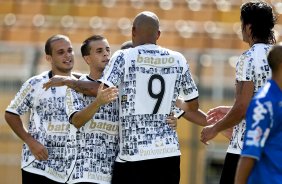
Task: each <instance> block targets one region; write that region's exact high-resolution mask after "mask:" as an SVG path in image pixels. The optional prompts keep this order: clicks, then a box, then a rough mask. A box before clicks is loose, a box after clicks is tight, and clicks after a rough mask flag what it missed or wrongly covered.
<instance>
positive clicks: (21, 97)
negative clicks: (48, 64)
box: [6, 72, 70, 182]
mask: <svg viewBox="0 0 282 184" xmlns="http://www.w3.org/2000/svg"><path fill="white" fill-rule="evenodd" d="M51 77H52V73H51V72H43V73H42V74H40V75H37V76H34V77H32V78H30V79H29V80H27V81H26V82H25V83H24V84H23V85H22V87H21V89H20V91H19V92H18V93H17V94H16V96H15V98H14V99H13V100H12V101H11V103H10V105H9V106H8V108H7V109H6V111H7V112H10V113H14V114H17V115H23V114H26V113H27V112H29V111H30V119H29V122H28V124H27V129H28V132H29V133H30V134H31V136H32V137H34V138H35V139H36V140H37V141H39V142H40V143H41V144H43V145H44V146H45V147H46V148H47V150H48V160H46V161H39V160H36V159H35V157H34V156H33V155H32V153H31V151H30V150H29V148H28V146H27V145H26V144H24V145H23V150H22V160H21V168H22V169H23V170H25V171H27V172H31V173H35V174H38V175H43V176H46V177H48V178H50V179H52V180H54V181H57V182H65V179H66V177H65V176H66V175H65V173H66V166H65V159H64V158H65V154H66V153H65V144H66V140H67V134H68V130H69V127H70V126H69V122H68V116H67V114H66V111H65V95H66V87H65V86H63V87H52V88H50V89H48V90H47V91H45V90H44V89H43V84H44V83H46V82H48V80H49V79H50V78H51Z"/></svg>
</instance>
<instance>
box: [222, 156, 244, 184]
mask: <svg viewBox="0 0 282 184" xmlns="http://www.w3.org/2000/svg"><path fill="white" fill-rule="evenodd" d="M239 158H240V155H239V154H232V153H227V154H226V156H225V160H224V165H223V169H222V172H221V177H220V184H226V183H228V184H232V183H234V180H235V174H236V169H237V164H238V161H239Z"/></svg>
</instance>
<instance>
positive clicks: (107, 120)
mask: <svg viewBox="0 0 282 184" xmlns="http://www.w3.org/2000/svg"><path fill="white" fill-rule="evenodd" d="M80 80H83V81H93V80H92V79H91V78H90V77H88V76H87V75H83V76H82V77H81V78H80ZM94 100H95V97H91V96H86V95H83V94H82V93H78V92H76V91H75V90H73V89H70V88H68V89H67V95H66V104H67V106H66V107H67V110H66V111H67V114H68V116H69V118H71V116H72V115H73V114H74V113H75V112H77V111H80V110H82V109H84V108H85V107H86V106H88V105H89V104H90V103H92V102H93V101H94ZM118 110H119V109H118V100H116V101H113V102H111V103H109V104H107V105H104V106H101V107H100V109H99V110H98V111H97V112H96V113H95V115H94V116H93V118H92V119H91V120H90V121H88V122H87V123H86V124H85V125H84V126H82V127H81V128H79V129H76V128H75V127H74V126H73V125H71V126H70V133H69V139H68V145H67V146H68V148H70V149H68V150H70V151H69V152H68V153H67V163H68V164H67V165H68V169H67V175H68V178H69V180H68V182H67V183H80V182H91V183H92V182H93V183H99V184H110V183H111V176H112V169H113V164H114V161H115V159H116V156H117V152H118V122H119V116H118V114H119V113H118Z"/></svg>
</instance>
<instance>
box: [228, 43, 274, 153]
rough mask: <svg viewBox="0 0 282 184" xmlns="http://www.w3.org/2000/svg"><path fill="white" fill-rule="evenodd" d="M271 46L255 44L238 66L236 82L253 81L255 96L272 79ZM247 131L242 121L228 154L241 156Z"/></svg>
mask: <svg viewBox="0 0 282 184" xmlns="http://www.w3.org/2000/svg"><path fill="white" fill-rule="evenodd" d="M270 48H271V45H267V44H254V45H253V46H252V47H251V48H250V49H249V50H247V51H246V52H244V53H243V54H242V55H241V56H240V57H239V60H238V62H237V65H236V82H239V81H252V82H253V83H254V94H255V93H256V92H257V91H258V90H259V89H260V88H261V87H262V86H263V85H264V84H266V82H267V81H268V80H269V79H270V78H271V69H270V67H269V65H268V62H267V53H268V51H269V50H270ZM245 130H246V121H245V119H244V120H242V121H241V122H240V123H239V124H238V125H236V126H235V127H234V129H233V134H232V138H231V140H230V144H229V147H228V149H227V152H229V153H234V154H240V153H241V150H242V147H243V140H244V135H245Z"/></svg>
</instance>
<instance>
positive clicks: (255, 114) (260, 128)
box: [235, 43, 282, 184]
mask: <svg viewBox="0 0 282 184" xmlns="http://www.w3.org/2000/svg"><path fill="white" fill-rule="evenodd" d="M267 59H268V62H269V66H270V68H271V69H272V78H271V80H270V81H269V82H267V83H266V85H265V86H264V87H263V88H262V89H261V90H260V91H259V92H258V94H256V96H255V97H254V98H253V99H252V101H251V103H250V106H249V108H248V111H247V116H246V135H245V139H244V146H243V150H242V153H241V157H240V160H239V163H238V167H237V172H236V180H235V183H236V184H245V183H249V184H251V183H255V184H260V183H261V184H265V183H271V184H280V183H281V181H282V157H281V155H282V144H281V142H280V141H281V140H282V44H281V43H280V44H277V45H275V46H274V47H273V48H272V49H271V50H270V52H269V54H268V57H267Z"/></svg>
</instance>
